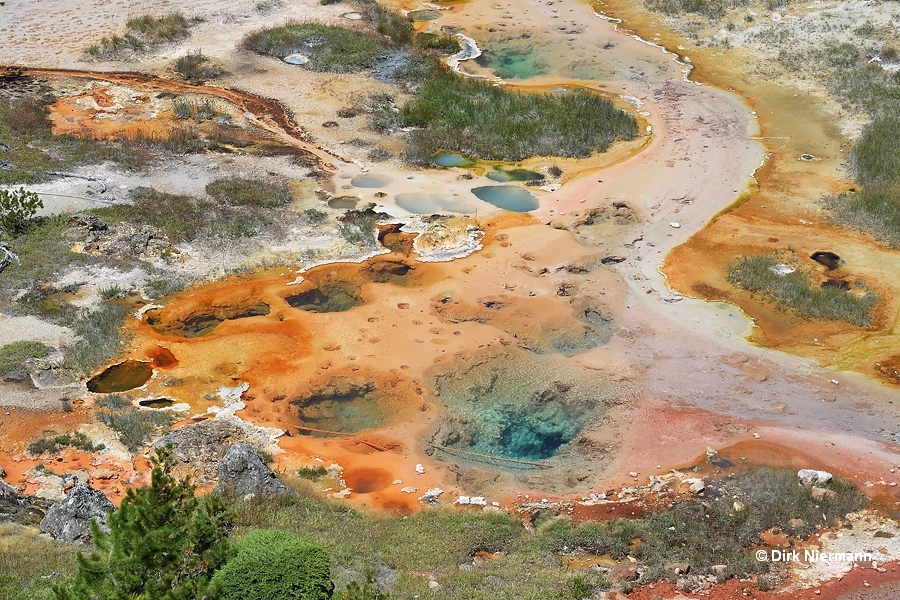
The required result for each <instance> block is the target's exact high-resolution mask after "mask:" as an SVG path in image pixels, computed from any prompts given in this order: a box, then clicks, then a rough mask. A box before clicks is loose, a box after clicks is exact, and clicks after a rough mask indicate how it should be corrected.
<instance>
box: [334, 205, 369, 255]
mask: <svg viewBox="0 0 900 600" xmlns="http://www.w3.org/2000/svg"><path fill="white" fill-rule="evenodd" d="M338 221H339V223H338V232H339V233H340V234H341V237H342V238H344V239H345V240H346V241H347V242H348V243H350V244H353V245H354V246H359V247H361V248H367V249H373V248H374V247H375V245H376V242H375V239H376V238H375V222H376V221H377V217H376V216H375V213H373V212H372V210H348V211H347V212H345V213H344V214H343V215H341V216H340V217H339V218H338Z"/></svg>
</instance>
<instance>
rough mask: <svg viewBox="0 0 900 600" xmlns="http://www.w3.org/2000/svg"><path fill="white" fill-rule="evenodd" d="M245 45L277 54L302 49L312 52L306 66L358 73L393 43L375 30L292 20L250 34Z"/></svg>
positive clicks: (376, 59) (333, 71) (368, 67)
mask: <svg viewBox="0 0 900 600" xmlns="http://www.w3.org/2000/svg"><path fill="white" fill-rule="evenodd" d="M244 47H245V48H247V49H249V50H253V51H255V52H259V53H261V54H268V55H270V56H275V57H278V58H284V57H285V56H288V55H289V54H293V53H295V52H299V53H302V54H305V55H307V56H309V58H310V61H309V63H308V64H307V65H306V66H307V67H308V68H310V69H312V70H314V71H325V72H329V73H356V72H359V71H364V70H366V69H370V68H372V67H374V66H375V64H376V63H377V62H378V61H379V60H380V59H381V58H382V57H383V56H385V54H386V53H387V52H388V51H389V50H390V48H391V43H390V42H389V41H388V40H385V39H384V38H383V37H381V36H378V35H375V34H374V33H366V32H361V31H352V30H350V29H344V28H342V27H335V26H333V25H324V24H321V23H302V22H298V21H292V22H290V23H288V24H287V25H284V26H282V27H276V28H274V29H266V30H262V31H257V32H255V33H252V34H250V35H249V36H248V37H247V38H246V39H245V40H244Z"/></svg>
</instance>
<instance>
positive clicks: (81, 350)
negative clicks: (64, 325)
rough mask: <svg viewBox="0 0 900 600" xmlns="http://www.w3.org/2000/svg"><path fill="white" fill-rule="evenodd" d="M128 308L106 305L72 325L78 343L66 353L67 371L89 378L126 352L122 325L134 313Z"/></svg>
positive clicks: (84, 315)
mask: <svg viewBox="0 0 900 600" xmlns="http://www.w3.org/2000/svg"><path fill="white" fill-rule="evenodd" d="M130 312H131V311H130V309H129V308H128V306H126V305H125V304H120V303H116V302H108V301H107V302H104V303H103V304H101V305H100V306H99V307H98V308H97V309H96V310H93V311H82V312H81V313H80V314H79V316H78V318H77V319H75V321H74V322H73V323H72V327H73V328H74V329H75V333H77V334H78V341H77V342H76V343H75V345H74V346H72V347H71V348H69V349H68V350H67V351H66V357H65V362H64V363H63V364H64V366H65V367H66V368H67V369H71V370H72V371H74V372H75V373H77V374H79V375H87V374H88V373H91V372H92V371H93V370H94V369H96V368H97V367H99V366H100V365H102V364H105V363H107V362H109V360H110V359H112V358H113V357H114V356H117V355H118V354H119V353H120V352H121V351H122V336H121V333H120V332H121V331H122V325H124V324H125V319H126V318H127V317H128V315H129V313H130Z"/></svg>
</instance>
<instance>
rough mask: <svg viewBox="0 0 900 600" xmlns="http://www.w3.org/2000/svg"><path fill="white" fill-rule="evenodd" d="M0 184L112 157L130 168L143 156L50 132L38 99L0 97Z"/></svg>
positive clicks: (31, 180) (35, 179)
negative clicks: (5, 98) (0, 150)
mask: <svg viewBox="0 0 900 600" xmlns="http://www.w3.org/2000/svg"><path fill="white" fill-rule="evenodd" d="M0 144H2V145H3V146H0V147H7V148H8V150H7V149H4V150H3V151H2V152H0V185H16V184H31V183H40V182H43V181H48V180H49V179H50V178H51V177H52V176H51V175H49V174H48V173H47V171H66V170H69V169H71V168H72V167H75V166H78V165H84V164H95V163H101V162H104V161H107V160H109V161H113V162H116V163H118V164H120V165H122V166H123V167H125V168H134V167H136V166H137V165H139V164H141V163H142V162H143V161H144V159H142V158H141V157H139V156H137V155H135V153H134V152H132V151H131V150H128V149H123V148H116V147H115V146H113V145H110V144H104V143H101V142H97V141H94V140H87V139H81V138H76V137H71V136H64V135H54V134H53V133H51V131H50V120H49V119H48V117H47V108H46V106H45V105H44V103H43V102H41V101H39V100H15V101H0Z"/></svg>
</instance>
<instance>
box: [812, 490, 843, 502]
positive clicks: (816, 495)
mask: <svg viewBox="0 0 900 600" xmlns="http://www.w3.org/2000/svg"><path fill="white" fill-rule="evenodd" d="M810 493H811V494H812V499H813V500H815V501H816V502H822V501H823V500H830V499H832V498H835V497H836V496H837V494H836V493H835V492H834V490H828V489H825V488H819V487H814V488H813V489H812V490H811V492H810Z"/></svg>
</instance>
